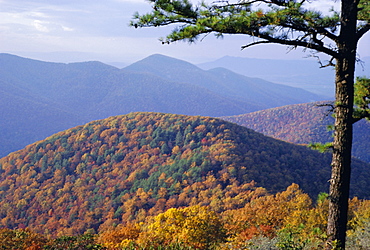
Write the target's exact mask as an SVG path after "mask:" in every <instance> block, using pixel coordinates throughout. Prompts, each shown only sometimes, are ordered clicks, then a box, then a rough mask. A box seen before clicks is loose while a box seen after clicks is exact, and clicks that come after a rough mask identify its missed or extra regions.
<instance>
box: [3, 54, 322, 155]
mask: <svg viewBox="0 0 370 250" xmlns="http://www.w3.org/2000/svg"><path fill="white" fill-rule="evenodd" d="M0 65H1V67H0V100H1V101H0V102H1V103H0V104H1V105H0V113H1V114H2V119H3V120H2V122H1V124H0V130H1V131H6V133H0V140H1V141H4V142H6V146H4V145H5V144H2V146H1V147H0V157H1V156H5V155H6V154H8V153H10V152H12V151H14V150H18V149H21V148H23V147H25V146H26V145H28V144H30V143H33V142H35V141H37V140H41V139H43V138H45V137H47V136H50V135H52V134H53V133H56V132H59V131H61V130H64V129H68V128H71V127H73V126H77V125H81V124H84V123H86V122H90V121H92V120H97V119H103V118H106V117H109V116H113V115H122V114H127V113H130V112H136V111H150V112H152V111H154V112H165V113H174V114H186V115H206V116H228V115H237V114H244V113H248V112H251V111H256V110H262V109H265V108H271V107H277V106H281V105H287V104H293V103H302V102H308V101H311V100H322V97H320V96H318V95H314V94H311V93H308V92H306V91H303V90H300V89H295V88H290V87H286V86H283V85H278V84H273V83H270V82H267V81H263V80H261V79H251V78H247V77H244V76H240V75H237V74H235V73H232V72H230V71H228V72H226V73H225V72H224V73H222V72H221V71H219V70H216V71H204V70H201V69H200V68H198V67H196V66H194V65H192V64H190V63H187V62H184V61H181V60H177V59H174V58H168V57H165V56H161V55H153V56H150V57H148V58H146V59H144V60H141V61H139V62H137V63H134V64H133V65H132V66H129V67H127V68H124V69H118V68H115V67H112V66H109V65H106V64H103V63H100V62H82V63H69V64H65V63H51V62H42V61H37V60H31V59H26V58H21V57H17V56H14V55H10V54H0ZM153 69H156V70H153ZM221 73H222V74H221ZM288 92H290V93H294V94H289V95H288V94H287V93H288Z"/></svg>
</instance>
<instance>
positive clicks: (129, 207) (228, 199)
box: [0, 113, 370, 235]
mask: <svg viewBox="0 0 370 250" xmlns="http://www.w3.org/2000/svg"><path fill="white" fill-rule="evenodd" d="M0 166H1V168H0V170H1V171H0V172H1V174H0V226H1V227H8V228H23V227H28V228H30V229H31V230H34V231H36V232H39V233H46V234H48V235H73V234H79V233H83V232H85V231H86V230H90V231H92V232H97V231H99V230H104V229H107V228H109V227H111V226H113V225H117V224H119V223H122V222H129V221H135V222H138V221H142V220H144V219H145V218H146V217H147V216H153V215H157V214H158V213H161V212H164V211H165V210H167V209H169V208H178V207H186V206H189V205H190V206H194V205H202V206H209V207H210V208H211V209H212V210H213V211H216V212H219V213H220V212H223V211H226V210H230V209H239V208H242V207H244V206H245V205H246V204H247V203H248V202H249V201H250V199H251V196H253V197H258V196H259V195H263V194H266V192H271V193H275V192H280V191H284V190H285V189H286V188H287V187H288V186H290V185H291V184H292V183H297V184H299V186H300V187H301V188H302V189H303V190H304V192H306V193H308V194H309V195H311V197H313V198H314V199H316V197H317V195H318V194H319V193H320V192H325V191H327V188H328V179H329V176H330V155H326V154H320V153H318V152H316V151H312V150H309V149H307V148H306V147H304V146H297V145H293V144H290V143H286V142H283V141H279V140H275V139H272V138H269V137H265V136H263V135H262V134H259V133H256V132H254V131H252V130H250V129H247V128H245V127H242V126H239V125H236V124H233V123H229V122H225V121H223V120H220V119H215V118H209V117H199V116H184V115H173V114H163V113H130V114H128V115H124V116H115V117H110V118H107V119H104V120H98V121H94V122H90V123H88V124H86V125H83V126H79V127H75V128H72V129H69V130H66V131H63V132H60V133H58V134H55V135H53V136H51V137H48V138H46V139H45V140H42V141H39V142H36V143H34V144H31V145H29V146H27V147H26V148H25V149H23V150H20V151H17V152H14V153H12V154H10V155H8V156H6V157H4V158H2V159H0ZM353 180H355V181H354V182H353V184H352V192H351V193H352V194H351V195H352V196H353V195H355V196H358V197H360V198H368V197H369V193H370V192H369V191H370V190H369V188H368V187H370V185H369V184H370V183H369V181H370V167H369V165H368V164H366V163H361V162H359V161H355V162H354V166H353ZM257 187H263V188H265V189H266V190H265V189H263V188H262V189H261V188H257Z"/></svg>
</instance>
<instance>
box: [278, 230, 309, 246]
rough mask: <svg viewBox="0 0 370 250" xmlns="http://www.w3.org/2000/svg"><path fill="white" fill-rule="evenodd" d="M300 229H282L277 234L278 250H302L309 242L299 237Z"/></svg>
mask: <svg viewBox="0 0 370 250" xmlns="http://www.w3.org/2000/svg"><path fill="white" fill-rule="evenodd" d="M300 230H301V229H300V228H298V229H292V228H289V227H287V228H284V229H283V230H281V231H280V232H279V236H278V238H279V242H277V244H276V245H277V246H278V247H279V249H284V250H302V249H304V247H305V246H306V245H307V243H308V242H309V240H308V239H303V238H302V236H301V235H300Z"/></svg>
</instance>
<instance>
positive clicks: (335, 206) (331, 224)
mask: <svg viewBox="0 0 370 250" xmlns="http://www.w3.org/2000/svg"><path fill="white" fill-rule="evenodd" d="M356 3H357V2H356V1H354V0H342V17H341V21H342V23H341V31H340V34H339V40H338V43H337V45H338V54H339V57H338V58H337V60H336V67H335V71H336V75H335V87H336V92H335V101H336V103H335V124H334V129H335V131H334V142H333V159H332V163H331V166H332V174H331V179H330V191H329V216H328V227H327V235H328V245H327V249H333V248H334V247H336V249H345V240H346V229H347V214H348V199H349V190H350V177H351V149H352V124H353V118H352V114H353V97H354V87H353V85H354V72H355V63H356V50H357V39H356V20H357V4H356Z"/></svg>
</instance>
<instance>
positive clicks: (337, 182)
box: [131, 0, 370, 249]
mask: <svg viewBox="0 0 370 250" xmlns="http://www.w3.org/2000/svg"><path fill="white" fill-rule="evenodd" d="M150 2H151V4H152V6H153V11H152V12H151V13H148V14H144V15H140V14H138V13H137V14H135V16H134V19H133V20H132V22H131V26H134V27H136V28H138V27H158V26H166V25H173V24H174V25H175V29H174V30H173V31H172V32H171V33H170V34H169V35H168V36H167V37H166V38H163V39H162V42H163V43H171V42H175V41H180V40H184V41H189V42H194V41H196V40H197V39H198V38H200V37H202V36H204V35H207V34H210V33H214V34H216V36H218V37H222V35H224V34H244V35H247V36H251V37H254V38H255V40H253V42H251V43H248V44H246V45H244V46H243V47H242V48H248V47H250V46H254V45H258V44H268V43H274V44H281V45H287V46H291V48H297V47H302V48H304V49H308V50H312V53H313V55H314V56H316V55H317V54H316V53H324V54H326V55H328V56H329V57H330V58H331V59H330V60H328V63H327V64H325V65H323V64H322V65H321V66H322V67H324V66H334V67H335V87H336V91H335V104H334V112H335V124H334V141H333V145H332V149H333V158H332V163H331V165H332V176H331V178H330V191H329V204H330V205H329V216H328V228H327V234H328V247H327V248H328V249H332V248H334V245H336V247H339V248H345V235H346V222H347V211H348V198H349V185H350V184H349V183H350V175H351V148H352V124H353V123H354V122H355V121H357V120H358V119H357V118H354V117H353V113H354V109H353V106H354V72H355V64H356V53H357V45H358V41H359V40H360V38H361V37H362V36H363V35H364V34H365V33H366V32H368V31H369V29H370V2H369V0H341V1H339V2H340V11H334V10H332V11H331V12H330V14H327V15H324V14H322V13H321V12H320V11H318V10H311V6H312V4H313V3H317V2H318V1H305V0H239V1H235V2H232V1H226V0H225V1H215V2H213V3H210V4H207V3H205V2H203V3H201V4H199V5H193V4H192V3H191V2H190V1H188V0H150ZM333 2H335V1H333Z"/></svg>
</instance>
